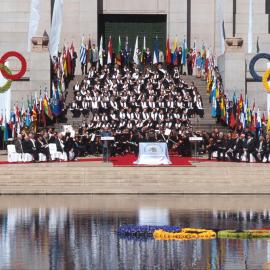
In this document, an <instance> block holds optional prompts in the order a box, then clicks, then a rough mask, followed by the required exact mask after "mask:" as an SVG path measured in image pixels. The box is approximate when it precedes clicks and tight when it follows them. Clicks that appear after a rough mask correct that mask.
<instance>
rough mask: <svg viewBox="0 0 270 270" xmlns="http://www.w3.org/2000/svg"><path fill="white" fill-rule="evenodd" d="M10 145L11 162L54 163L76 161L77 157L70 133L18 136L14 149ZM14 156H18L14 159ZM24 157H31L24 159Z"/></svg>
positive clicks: (44, 132) (42, 133) (24, 134)
mask: <svg viewBox="0 0 270 270" xmlns="http://www.w3.org/2000/svg"><path fill="white" fill-rule="evenodd" d="M10 146H11V145H8V146H7V148H8V155H10V157H9V158H10V160H11V161H33V162H38V161H52V160H55V159H59V160H67V161H69V160H74V159H75V158H76V157H77V149H76V144H75V142H74V140H73V138H71V137H70V134H69V133H66V134H65V136H64V135H63V134H62V133H61V132H59V133H51V132H47V131H42V132H41V133H39V134H34V133H31V132H30V133H29V134H26V133H25V132H23V133H22V134H18V135H17V138H16V139H15V140H14V144H13V145H12V146H13V147H12V148H11V147H10ZM57 153H58V154H57ZM12 154H17V157H16V158H12ZM23 156H26V157H29V158H26V159H24V158H23Z"/></svg>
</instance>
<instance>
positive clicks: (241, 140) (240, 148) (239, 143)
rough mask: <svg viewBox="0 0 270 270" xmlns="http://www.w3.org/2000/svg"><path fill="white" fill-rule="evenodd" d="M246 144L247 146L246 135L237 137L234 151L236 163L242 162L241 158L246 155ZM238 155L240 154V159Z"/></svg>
mask: <svg viewBox="0 0 270 270" xmlns="http://www.w3.org/2000/svg"><path fill="white" fill-rule="evenodd" d="M244 144H245V134H241V135H240V137H239V136H238V135H237V138H236V140H235V146H234V150H233V160H234V161H241V157H242V155H243V154H244ZM237 154H238V159H236V156H237Z"/></svg>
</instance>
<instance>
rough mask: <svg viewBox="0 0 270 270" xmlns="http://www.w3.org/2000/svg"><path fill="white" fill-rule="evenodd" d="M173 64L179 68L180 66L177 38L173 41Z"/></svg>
mask: <svg viewBox="0 0 270 270" xmlns="http://www.w3.org/2000/svg"><path fill="white" fill-rule="evenodd" d="M172 63H173V64H174V65H175V66H177V64H178V58H177V39H176V37H175V38H174V41H173V59H172Z"/></svg>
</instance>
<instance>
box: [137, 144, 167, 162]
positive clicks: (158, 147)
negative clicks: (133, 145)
mask: <svg viewBox="0 0 270 270" xmlns="http://www.w3.org/2000/svg"><path fill="white" fill-rule="evenodd" d="M134 164H137V165H169V164H172V163H171V161H170V157H169V152H168V147H167V144H166V143H140V144H139V156H138V159H137V160H136V161H135V162H134Z"/></svg>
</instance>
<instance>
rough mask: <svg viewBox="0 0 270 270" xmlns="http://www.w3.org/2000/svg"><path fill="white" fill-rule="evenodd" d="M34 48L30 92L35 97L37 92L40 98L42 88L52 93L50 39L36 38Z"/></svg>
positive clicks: (31, 61)
mask: <svg viewBox="0 0 270 270" xmlns="http://www.w3.org/2000/svg"><path fill="white" fill-rule="evenodd" d="M32 42H33V46H32V52H31V55H30V92H31V93H32V95H34V93H35V92H37V94H38V96H39V91H40V88H41V89H42V93H43V90H44V89H45V87H46V88H47V90H48V94H49V93H50V74H51V73H50V64H51V63H50V55H49V51H48V38H47V37H46V36H43V37H34V38H33V39H32Z"/></svg>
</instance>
